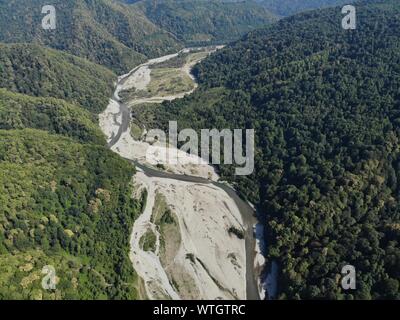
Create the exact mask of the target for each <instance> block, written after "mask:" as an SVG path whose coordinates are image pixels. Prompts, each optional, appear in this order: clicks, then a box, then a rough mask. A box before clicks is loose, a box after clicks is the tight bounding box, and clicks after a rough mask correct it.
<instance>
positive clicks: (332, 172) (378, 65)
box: [158, 0, 400, 299]
mask: <svg viewBox="0 0 400 320" xmlns="http://www.w3.org/2000/svg"><path fill="white" fill-rule="evenodd" d="M357 8H358V9H357V12H358V26H359V27H358V28H357V29H356V30H351V31H349V30H347V31H345V30H343V29H342V28H341V24H340V21H341V18H342V15H341V12H340V10H337V9H327V10H321V11H315V12H309V13H304V14H300V15H297V16H295V17H292V18H288V19H283V20H281V21H280V22H278V23H277V24H276V25H274V26H271V27H269V28H266V29H263V30H260V31H256V32H252V33H250V34H249V35H247V36H245V37H244V38H243V39H242V40H240V41H238V42H236V43H234V44H233V45H232V46H229V47H226V48H225V49H224V50H221V51H219V52H218V53H216V54H215V55H213V56H212V57H210V58H209V59H206V60H204V61H203V62H202V63H201V64H200V65H199V66H198V67H196V68H195V73H196V76H197V77H198V80H199V82H200V87H199V89H198V90H197V91H196V92H195V93H194V94H193V95H191V96H190V97H186V98H184V99H181V100H179V101H175V102H172V103H164V104H163V106H164V110H162V112H160V113H159V114H158V121H159V122H160V123H161V124H162V125H163V126H165V127H167V121H168V120H169V119H178V124H179V126H180V128H186V127H193V126H196V127H197V129H201V128H212V127H216V128H219V129H222V128H254V129H255V130H256V146H257V150H256V169H255V172H254V174H252V175H251V176H248V177H242V178H240V177H237V176H234V175H233V168H232V166H220V167H219V170H220V173H221V174H222V176H223V177H225V178H227V179H229V180H230V181H232V182H233V183H235V184H236V186H237V188H238V190H239V191H240V192H241V194H242V196H243V197H245V198H247V199H249V200H251V201H253V202H256V203H258V204H259V206H260V209H261V211H262V212H263V213H264V214H265V219H266V243H267V244H268V246H267V248H268V253H267V254H268V261H269V262H271V261H273V260H275V261H277V263H278V264H279V266H280V267H279V270H280V272H279V280H278V284H279V298H280V299H315V298H318V299H321V298H331V299H353V298H358V299H382V298H386V299H394V298H397V299H398V298H400V292H399V279H400V274H399V270H400V238H399V237H400V233H399V230H400V228H399V223H400V215H399V212H400V202H399V192H400V186H399V183H398V181H400V180H399V179H400V177H399V172H400V171H399V170H400V153H399V150H400V144H399V141H400V127H399V124H400V120H399V119H400V114H399V105H398V92H399V90H400V87H399V85H400V70H399V65H400V50H399V46H400V37H399V32H398V30H400V22H399V19H398V18H397V17H398V15H399V14H400V4H399V2H398V1H396V0H380V1H366V2H364V3H360V4H359V5H358V7H357ZM346 264H352V265H354V266H355V267H356V270H357V290H354V291H343V290H342V288H341V286H340V278H341V274H340V272H341V269H342V267H343V266H344V265H346Z"/></svg>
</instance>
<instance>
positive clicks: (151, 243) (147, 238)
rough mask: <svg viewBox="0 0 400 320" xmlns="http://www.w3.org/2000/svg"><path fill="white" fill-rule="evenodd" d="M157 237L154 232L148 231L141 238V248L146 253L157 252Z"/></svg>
mask: <svg viewBox="0 0 400 320" xmlns="http://www.w3.org/2000/svg"><path fill="white" fill-rule="evenodd" d="M156 243H157V237H156V235H155V234H154V232H153V231H152V230H147V231H146V233H145V234H144V235H143V236H142V237H141V238H140V247H141V248H142V250H144V251H152V252H155V251H156Z"/></svg>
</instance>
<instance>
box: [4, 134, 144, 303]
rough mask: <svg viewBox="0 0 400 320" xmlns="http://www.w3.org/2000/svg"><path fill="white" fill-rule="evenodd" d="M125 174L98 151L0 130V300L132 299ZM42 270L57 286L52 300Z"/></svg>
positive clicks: (124, 166)
mask: <svg viewBox="0 0 400 320" xmlns="http://www.w3.org/2000/svg"><path fill="white" fill-rule="evenodd" d="M133 173H134V169H133V167H132V166H131V165H130V164H129V163H127V162H125V161H123V160H121V159H120V158H119V157H118V156H116V155H114V154H113V153H112V152H111V151H109V150H107V149H106V148H105V147H102V146H97V145H94V144H81V143H78V142H75V141H73V140H71V139H69V138H65V137H62V136H58V135H51V134H48V133H46V132H44V131H40V130H32V129H23V130H0V240H1V242H0V252H1V259H0V268H3V270H7V272H5V273H4V272H2V276H1V277H0V284H1V285H0V297H1V298H7V299H8V298H17V299H27V298H41V297H42V298H44V299H52V298H56V299H69V298H74V299H103V298H110V299H116V298H118V299H128V298H129V299H132V298H135V297H136V289H135V287H134V283H135V281H136V279H135V275H134V272H133V269H132V265H131V263H130V261H129V258H128V249H129V236H128V235H129V233H130V229H131V226H132V223H133V219H134V218H135V216H136V214H137V213H138V212H139V209H140V207H139V204H138V203H137V202H135V201H134V200H133V199H131V197H130V194H131V187H130V179H131V176H132V174H133ZM47 264H50V265H53V266H54V267H55V270H56V274H57V276H58V277H59V278H60V283H59V286H57V289H56V290H55V291H53V292H52V291H46V290H43V289H42V287H41V280H42V278H43V275H42V276H39V274H40V271H41V269H42V267H43V266H44V265H47ZM12 265H15V266H16V268H12ZM4 268H5V269H4ZM74 279H75V280H74ZM33 294H34V296H32V295H33Z"/></svg>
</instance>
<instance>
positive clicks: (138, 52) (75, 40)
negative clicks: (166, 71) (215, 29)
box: [0, 0, 181, 74]
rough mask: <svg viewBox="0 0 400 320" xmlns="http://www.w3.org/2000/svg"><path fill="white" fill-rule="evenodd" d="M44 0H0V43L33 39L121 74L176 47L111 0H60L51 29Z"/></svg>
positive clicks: (168, 37)
mask: <svg viewBox="0 0 400 320" xmlns="http://www.w3.org/2000/svg"><path fill="white" fill-rule="evenodd" d="M48 4H49V3H48V1H45V0H24V1H20V0H12V1H10V0H0V30H1V31H0V42H7V43H15V42H29V43H31V42H33V43H37V44H42V45H46V46H49V47H52V48H54V49H58V50H63V51H67V52H69V53H72V54H74V55H77V56H79V57H83V58H86V59H88V60H90V61H92V62H95V63H98V64H101V65H104V66H107V67H108V68H110V69H112V70H113V71H115V72H117V73H118V74H121V73H124V72H126V71H128V70H130V69H131V68H133V67H134V66H136V65H137V64H139V63H141V62H143V61H145V60H146V57H156V56H159V55H162V54H164V53H167V52H172V51H174V52H175V51H176V50H177V49H178V48H180V47H181V45H180V44H179V43H178V42H177V41H176V39H175V38H174V37H173V36H171V35H170V34H168V33H167V32H165V31H163V30H161V29H160V28H158V27H157V26H156V25H155V24H154V23H152V22H151V21H149V20H148V19H147V18H146V17H145V16H144V15H143V14H142V13H141V12H140V11H139V10H135V8H133V7H130V6H127V5H124V4H122V3H120V2H118V1H111V0H63V1H58V2H57V3H56V4H53V5H54V7H55V8H56V18H57V19H56V29H55V30H43V28H42V18H43V17H44V16H45V15H44V14H42V13H41V11H42V7H43V6H44V5H48Z"/></svg>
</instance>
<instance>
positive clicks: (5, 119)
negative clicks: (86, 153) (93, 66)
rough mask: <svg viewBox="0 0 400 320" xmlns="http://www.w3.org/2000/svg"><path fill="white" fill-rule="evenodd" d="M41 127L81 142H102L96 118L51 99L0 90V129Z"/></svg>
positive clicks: (63, 102)
mask: <svg viewBox="0 0 400 320" xmlns="http://www.w3.org/2000/svg"><path fill="white" fill-rule="evenodd" d="M25 128H33V129H41V130H46V131H48V132H50V133H54V134H61V135H65V136H68V137H71V138H75V139H76V140H78V141H81V142H92V143H96V144H103V145H104V144H105V139H104V135H103V133H102V132H101V131H100V128H99V126H98V124H97V119H96V117H95V116H94V115H93V114H91V113H89V112H87V111H85V110H83V109H82V108H80V107H77V106H75V105H72V104H69V103H67V102H65V101H63V100H59V99H54V98H35V97H31V96H27V95H22V94H16V93H11V92H9V91H7V90H5V89H0V129H6V130H9V129H25Z"/></svg>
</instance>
